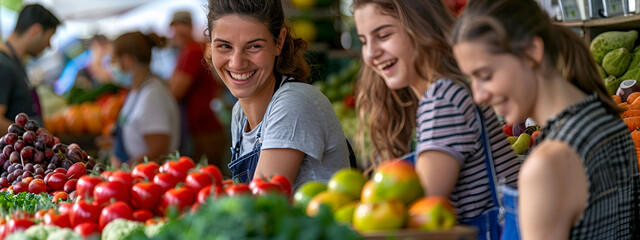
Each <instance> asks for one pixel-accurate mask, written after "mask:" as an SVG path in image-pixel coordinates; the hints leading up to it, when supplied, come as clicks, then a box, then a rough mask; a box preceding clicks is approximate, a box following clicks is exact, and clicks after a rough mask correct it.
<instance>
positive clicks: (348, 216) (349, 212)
mask: <svg viewBox="0 0 640 240" xmlns="http://www.w3.org/2000/svg"><path fill="white" fill-rule="evenodd" d="M358 203H360V202H358V201H355V202H351V203H347V204H346V205H344V206H342V207H340V209H338V211H336V213H335V214H334V215H335V216H334V217H335V219H336V221H338V222H339V223H344V224H348V225H351V224H352V223H353V212H355V211H356V206H358Z"/></svg>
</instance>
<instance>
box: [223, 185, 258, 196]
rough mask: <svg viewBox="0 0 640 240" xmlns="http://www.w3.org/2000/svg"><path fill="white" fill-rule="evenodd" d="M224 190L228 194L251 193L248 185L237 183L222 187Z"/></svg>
mask: <svg viewBox="0 0 640 240" xmlns="http://www.w3.org/2000/svg"><path fill="white" fill-rule="evenodd" d="M224 192H226V193H227V195H229V196H239V195H243V194H251V189H249V186H247V184H244V183H238V184H236V185H230V186H227V187H226V188H225V189H224Z"/></svg>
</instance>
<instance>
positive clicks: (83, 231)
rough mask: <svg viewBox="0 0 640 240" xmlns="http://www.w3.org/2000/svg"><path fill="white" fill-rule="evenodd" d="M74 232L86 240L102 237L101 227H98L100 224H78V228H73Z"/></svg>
mask: <svg viewBox="0 0 640 240" xmlns="http://www.w3.org/2000/svg"><path fill="white" fill-rule="evenodd" d="M73 231H75V232H77V233H78V234H80V235H82V237H84V239H91V236H94V235H95V236H97V237H96V238H99V236H100V226H98V224H97V223H94V222H84V223H80V224H78V226H76V227H74V228H73Z"/></svg>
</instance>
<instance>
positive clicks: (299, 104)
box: [262, 86, 327, 159]
mask: <svg viewBox="0 0 640 240" xmlns="http://www.w3.org/2000/svg"><path fill="white" fill-rule="evenodd" d="M274 98H275V99H274V100H273V102H272V103H271V104H272V106H271V107H270V108H269V109H268V110H267V113H266V114H267V118H266V125H264V123H263V128H264V129H262V136H263V137H262V149H263V150H264V149H270V148H290V149H296V150H299V151H301V152H303V153H305V154H306V155H309V156H310V157H312V158H314V159H322V158H323V153H324V150H325V138H326V133H327V130H326V129H327V127H326V123H325V116H323V113H322V111H320V110H319V108H318V105H317V104H316V103H315V102H314V100H313V99H312V98H311V97H309V96H306V95H305V94H304V93H303V92H301V91H295V90H293V89H290V88H288V87H286V88H285V86H283V89H281V90H280V91H278V93H277V94H276V96H274Z"/></svg>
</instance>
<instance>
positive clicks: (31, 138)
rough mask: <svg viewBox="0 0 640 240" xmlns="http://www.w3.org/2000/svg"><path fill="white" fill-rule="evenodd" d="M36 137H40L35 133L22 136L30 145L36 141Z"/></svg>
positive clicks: (29, 132) (30, 132)
mask: <svg viewBox="0 0 640 240" xmlns="http://www.w3.org/2000/svg"><path fill="white" fill-rule="evenodd" d="M36 137H38V135H36V133H35V132H33V131H26V132H25V133H24V134H22V140H23V141H24V142H25V143H27V144H29V145H31V144H33V142H35V141H36Z"/></svg>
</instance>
